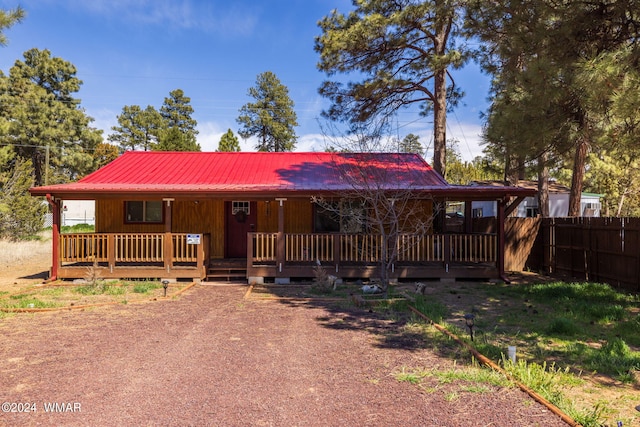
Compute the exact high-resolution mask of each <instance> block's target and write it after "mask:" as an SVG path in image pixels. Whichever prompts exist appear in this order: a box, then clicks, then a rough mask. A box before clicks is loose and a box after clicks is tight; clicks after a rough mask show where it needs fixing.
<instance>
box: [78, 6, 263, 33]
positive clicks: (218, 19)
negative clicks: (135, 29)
mask: <svg viewBox="0 0 640 427" xmlns="http://www.w3.org/2000/svg"><path fill="white" fill-rule="evenodd" d="M67 7H68V8H69V9H75V10H77V9H83V10H86V11H88V12H90V13H93V14H95V15H101V16H103V17H108V18H110V19H122V20H124V21H128V22H132V23H134V24H138V25H140V24H142V25H157V26H166V27H168V28H171V29H195V30H201V31H205V32H208V33H217V34H222V35H227V34H231V35H233V34H235V35H237V34H243V35H247V34H251V33H252V32H253V30H254V29H255V28H256V25H257V17H256V16H255V14H254V13H252V10H251V9H249V8H247V7H242V6H238V5H237V4H234V3H233V2H209V1H206V2H194V1H193V0H180V1H178V0H91V1H87V0H68V3H67Z"/></svg>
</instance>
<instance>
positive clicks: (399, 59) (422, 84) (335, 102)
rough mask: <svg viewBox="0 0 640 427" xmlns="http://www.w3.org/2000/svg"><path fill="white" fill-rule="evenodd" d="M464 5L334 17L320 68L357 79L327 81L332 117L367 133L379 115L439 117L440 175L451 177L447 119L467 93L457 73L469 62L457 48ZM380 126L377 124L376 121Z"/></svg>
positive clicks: (428, 4)
mask: <svg viewBox="0 0 640 427" xmlns="http://www.w3.org/2000/svg"><path fill="white" fill-rule="evenodd" d="M461 4H462V2H460V1H455V0H433V1H424V0H353V5H354V6H355V10H353V11H352V12H350V13H349V14H347V15H344V14H341V13H338V12H337V11H335V10H334V11H333V12H332V13H331V15H329V16H327V17H325V18H323V19H322V20H321V21H320V23H319V26H320V28H321V29H322V35H321V36H319V37H317V38H316V45H315V49H316V51H317V52H318V53H319V54H320V62H319V64H318V68H319V69H320V70H321V71H324V72H325V73H327V75H329V76H333V75H335V74H338V73H342V74H349V73H351V74H352V75H357V76H359V77H361V81H359V82H350V83H348V84H347V85H344V84H342V83H341V82H338V81H326V82H324V83H323V84H322V86H321V88H320V94H321V95H322V96H325V97H327V98H329V99H330V100H331V102H332V105H331V107H330V108H329V110H328V111H325V112H324V115H325V117H328V118H329V119H332V120H337V121H342V122H347V123H349V124H351V125H352V126H354V127H356V128H359V127H360V124H361V123H366V122H369V121H371V120H374V116H376V115H382V116H383V117H389V116H390V115H392V114H393V113H395V112H396V111H397V110H398V109H400V108H402V107H406V106H408V105H419V106H420V108H421V109H422V113H423V114H425V115H426V114H431V113H433V123H434V125H433V127H434V162H433V166H434V169H435V170H436V171H437V172H439V173H440V174H442V175H444V170H445V152H446V112H447V109H448V108H449V107H453V106H455V104H456V101H457V100H458V99H459V97H460V96H461V93H460V92H459V91H458V90H457V89H456V87H455V86H454V85H453V83H452V82H451V83H450V84H447V75H448V74H447V71H448V69H449V68H458V67H460V66H462V65H463V63H464V62H465V58H466V54H465V52H464V50H463V49H461V48H459V47H457V46H455V40H456V35H457V34H458V21H459V16H458V15H459V13H460V11H461ZM375 121H377V119H375Z"/></svg>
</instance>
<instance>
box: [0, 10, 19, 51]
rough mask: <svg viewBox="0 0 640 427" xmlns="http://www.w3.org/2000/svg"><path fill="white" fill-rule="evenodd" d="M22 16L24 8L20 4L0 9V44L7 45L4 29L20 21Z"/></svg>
mask: <svg viewBox="0 0 640 427" xmlns="http://www.w3.org/2000/svg"><path fill="white" fill-rule="evenodd" d="M24 16H25V13H24V9H22V8H21V7H20V6H18V7H16V8H15V9H10V10H5V9H0V46H6V45H7V36H5V34H4V30H7V29H9V28H11V27H12V26H13V25H15V24H17V23H19V22H22V20H23V19H24Z"/></svg>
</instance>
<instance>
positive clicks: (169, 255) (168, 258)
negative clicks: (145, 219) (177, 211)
mask: <svg viewBox="0 0 640 427" xmlns="http://www.w3.org/2000/svg"><path fill="white" fill-rule="evenodd" d="M174 200H175V199H162V201H163V202H165V203H164V245H163V248H162V250H163V252H164V254H163V259H164V269H165V272H167V273H170V272H171V268H172V267H173V263H172V260H173V239H171V202H173V201H174Z"/></svg>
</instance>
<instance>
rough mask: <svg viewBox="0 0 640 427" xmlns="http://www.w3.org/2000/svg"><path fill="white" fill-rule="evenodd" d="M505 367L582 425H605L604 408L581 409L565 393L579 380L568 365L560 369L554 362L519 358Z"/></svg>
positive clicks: (593, 426) (596, 426) (506, 363)
mask: <svg viewBox="0 0 640 427" xmlns="http://www.w3.org/2000/svg"><path fill="white" fill-rule="evenodd" d="M504 369H505V370H506V371H507V372H508V373H509V374H511V375H512V376H513V377H514V378H516V379H517V380H518V381H520V382H521V383H523V384H525V385H526V386H528V387H530V388H531V389H533V390H535V391H536V392H537V393H538V394H540V395H541V396H542V397H544V398H545V399H547V400H548V401H549V402H551V403H553V404H554V405H556V406H557V407H558V408H560V409H561V410H562V411H563V412H565V413H566V414H568V415H569V416H571V417H572V418H573V419H574V420H576V421H577V422H578V423H579V424H581V425H582V426H584V427H600V426H601V425H603V419H602V416H603V408H598V407H596V408H594V409H593V410H592V411H585V410H579V409H577V408H576V407H575V406H574V404H573V402H572V401H571V400H569V399H567V398H566V396H565V395H564V392H563V390H564V388H565V387H568V386H572V385H576V382H577V380H576V377H575V375H572V374H571V373H570V372H569V368H568V367H567V368H565V369H560V368H558V367H556V366H555V365H554V364H551V365H549V366H548V365H547V364H546V362H543V363H542V364H537V363H527V362H526V361H523V360H519V361H518V362H517V363H515V364H514V363H511V362H505V363H504Z"/></svg>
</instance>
